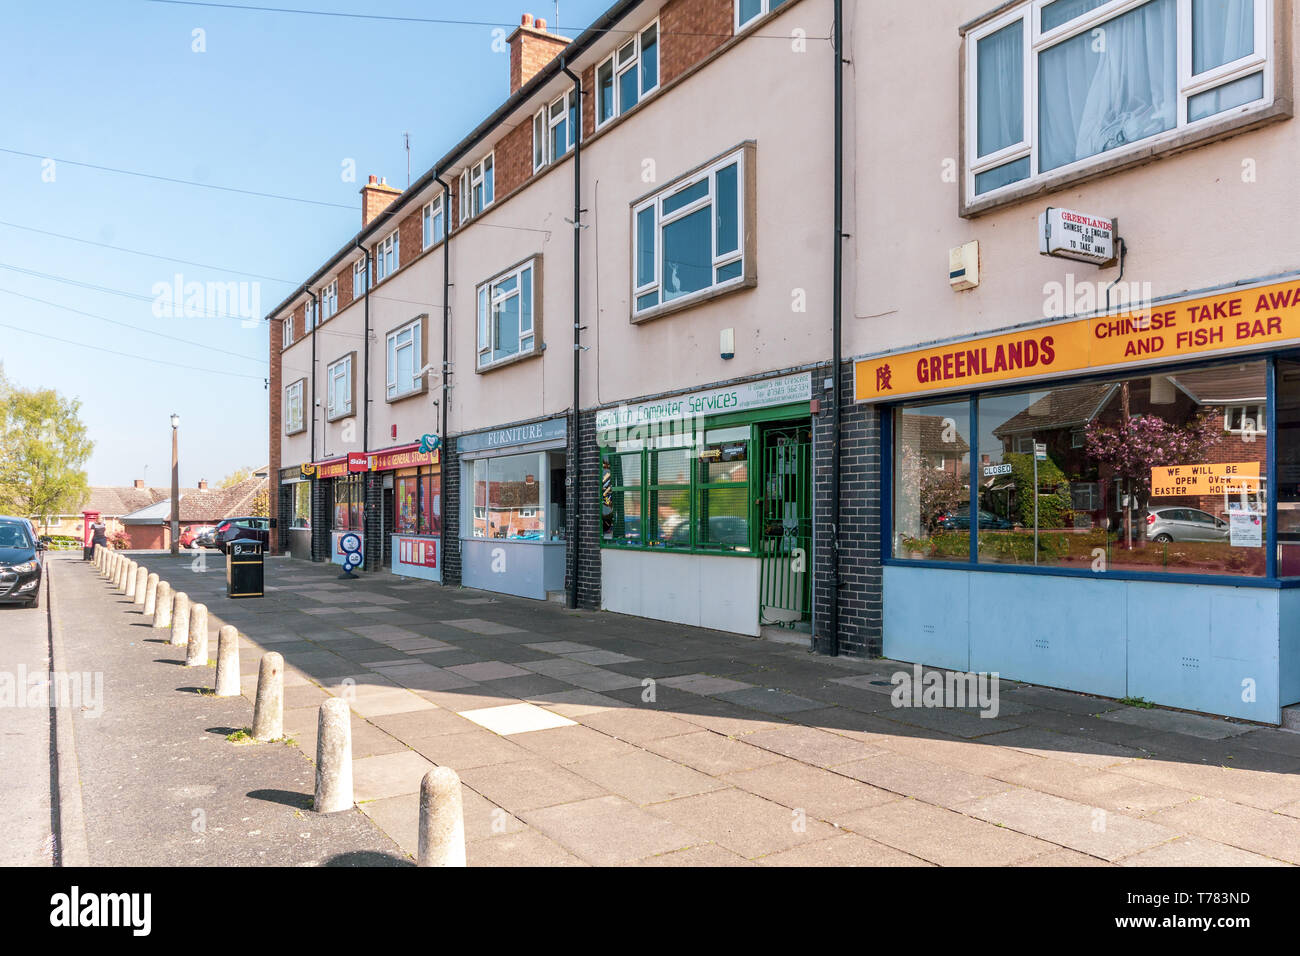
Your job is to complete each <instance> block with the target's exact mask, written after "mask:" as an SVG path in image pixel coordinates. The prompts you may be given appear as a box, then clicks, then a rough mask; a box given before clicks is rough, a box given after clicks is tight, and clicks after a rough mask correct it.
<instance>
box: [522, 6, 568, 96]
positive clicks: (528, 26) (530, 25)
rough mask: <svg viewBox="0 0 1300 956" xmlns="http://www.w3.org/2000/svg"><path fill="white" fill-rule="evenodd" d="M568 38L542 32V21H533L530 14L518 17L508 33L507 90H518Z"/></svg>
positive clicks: (561, 48) (557, 52)
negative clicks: (508, 76)
mask: <svg viewBox="0 0 1300 956" xmlns="http://www.w3.org/2000/svg"><path fill="white" fill-rule="evenodd" d="M570 42H571V41H570V40H569V38H568V37H562V36H557V35H556V34H554V33H547V32H546V21H545V20H534V19H533V15H532V14H531V13H525V14H524V15H523V16H522V17H520V18H519V27H518V28H517V29H516V30H515V32H514V33H512V34H510V38H509V43H510V92H511V93H512V94H513V93H515V92H516V91H518V89H519V88H520V87H521V86H523V85H524V84H525V83H527V82H528V81H529V80H531V79H532V78H533V77H534V76H536V75H537V74H538V73H540V72H541V70H542V69H543V67H545V66H546V65H547V64H548V63H550V62H551V61H552V60H554V59H555V58H556V57H557V56H559V55H560V51H561V50H563V49H564V48H565V47H566V46H568V45H569V43H570Z"/></svg>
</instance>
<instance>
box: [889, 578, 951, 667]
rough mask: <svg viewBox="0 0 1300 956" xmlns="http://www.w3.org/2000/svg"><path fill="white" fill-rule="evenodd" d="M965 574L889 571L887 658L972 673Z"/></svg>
mask: <svg viewBox="0 0 1300 956" xmlns="http://www.w3.org/2000/svg"><path fill="white" fill-rule="evenodd" d="M971 577H972V575H971V574H970V573H969V572H966V571H945V570H941V569H937V568H907V567H899V566H897V565H887V566H886V567H885V568H884V653H885V656H886V657H889V658H892V659H894V660H896V661H909V662H920V663H923V664H931V665H933V666H935V667H950V668H953V669H954V670H961V671H965V670H970V607H969V602H970V587H971V584H970V579H971Z"/></svg>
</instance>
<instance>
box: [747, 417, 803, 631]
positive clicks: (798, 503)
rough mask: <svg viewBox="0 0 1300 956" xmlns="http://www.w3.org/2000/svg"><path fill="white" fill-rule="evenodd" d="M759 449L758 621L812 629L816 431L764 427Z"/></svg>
mask: <svg viewBox="0 0 1300 956" xmlns="http://www.w3.org/2000/svg"><path fill="white" fill-rule="evenodd" d="M759 447H760V449H761V450H760V453H759V462H760V467H761V472H760V474H759V488H760V497H759V500H758V521H759V529H758V530H759V539H758V544H759V554H760V562H761V566H760V572H759V573H760V578H759V623H760V624H762V625H764V626H777V627H784V628H790V629H794V630H810V629H811V622H812V576H813V575H812V570H813V568H812V428H811V426H810V425H809V424H807V423H806V422H800V423H791V424H782V425H775V426H762V427H761V431H760V441H759Z"/></svg>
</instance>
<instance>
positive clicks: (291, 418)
mask: <svg viewBox="0 0 1300 956" xmlns="http://www.w3.org/2000/svg"><path fill="white" fill-rule="evenodd" d="M302 386H303V383H302V380H301V379H299V380H298V381H296V382H294V383H293V384H292V385H290V386H289V387H288V388H286V389H285V390H284V433H285V434H286V435H293V434H295V433H296V432H300V431H302V429H303V424H302Z"/></svg>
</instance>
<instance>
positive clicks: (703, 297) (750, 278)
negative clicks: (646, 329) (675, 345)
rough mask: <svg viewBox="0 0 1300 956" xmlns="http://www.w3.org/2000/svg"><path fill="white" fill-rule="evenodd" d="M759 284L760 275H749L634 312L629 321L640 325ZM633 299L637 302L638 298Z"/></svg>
mask: <svg viewBox="0 0 1300 956" xmlns="http://www.w3.org/2000/svg"><path fill="white" fill-rule="evenodd" d="M757 285H758V276H756V275H747V276H745V277H744V278H743V279H741V281H739V282H736V283H733V284H730V285H725V286H716V287H714V288H712V289H708V290H707V291H704V292H697V293H694V294H693V295H689V296H686V297H684V298H681V299H674V300H673V301H672V302H669V303H666V304H662V305H656V306H655V307H654V308H652V309H646V310H645V311H644V312H634V313H632V315H631V316H630V317H629V319H628V321H629V322H631V323H632V324H633V325H640V324H641V323H642V322H651V321H653V320H655V319H659V318H663V317H664V316H665V315H672V314H673V313H675V312H682V311H685V310H686V309H692V308H695V307H696V306H699V305H703V304H704V303H706V302H712V301H713V300H714V299H720V298H722V297H723V296H725V295H732V294H734V293H736V292H743V291H744V290H746V289H752V288H754V287H755V286H757ZM632 301H633V302H634V303H635V301H636V298H635V297H633V299H632Z"/></svg>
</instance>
